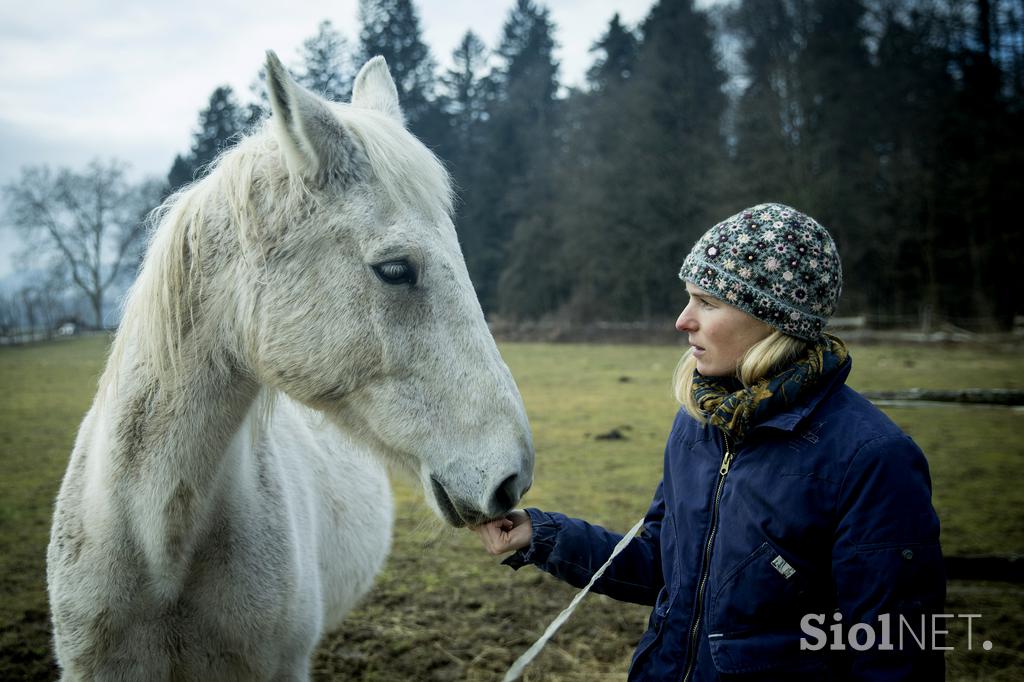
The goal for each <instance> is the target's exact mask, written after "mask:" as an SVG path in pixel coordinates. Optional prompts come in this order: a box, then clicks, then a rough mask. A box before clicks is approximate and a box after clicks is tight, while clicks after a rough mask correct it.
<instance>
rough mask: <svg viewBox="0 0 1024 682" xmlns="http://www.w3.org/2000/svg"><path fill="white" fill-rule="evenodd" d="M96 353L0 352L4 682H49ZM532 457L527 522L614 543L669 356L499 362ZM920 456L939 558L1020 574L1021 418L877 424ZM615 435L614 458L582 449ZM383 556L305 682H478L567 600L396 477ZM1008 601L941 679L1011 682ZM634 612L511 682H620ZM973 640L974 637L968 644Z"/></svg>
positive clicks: (1015, 625) (591, 602)
mask: <svg viewBox="0 0 1024 682" xmlns="http://www.w3.org/2000/svg"><path fill="white" fill-rule="evenodd" d="M107 343H108V339H107V338H106V337H89V338H83V339H75V340H71V341H60V342H53V343H47V344H41V345H36V346H29V347H23V348H2V349H0V386H2V387H3V391H2V392H0V466H2V467H3V468H2V471H3V476H2V477H0V569H2V570H0V678H2V679H53V677H54V675H55V670H54V668H53V664H52V658H51V656H50V653H49V651H50V644H49V634H48V622H47V615H46V614H47V606H46V593H45V550H46V543H47V536H48V532H49V523H50V513H51V509H52V504H53V499H54V497H55V495H56V492H57V488H58V486H59V484H60V478H61V476H62V474H63V471H64V468H65V466H66V463H67V458H68V455H69V453H70V451H71V446H72V443H73V440H74V436H75V432H76V430H77V427H78V424H79V422H80V421H81V418H82V416H83V415H84V413H85V411H86V409H88V406H89V404H90V402H91V400H92V396H93V394H94V392H95V388H96V379H97V378H98V375H99V372H100V370H101V368H102V364H103V360H104V355H105V351H106V347H107ZM501 350H502V353H503V355H504V357H505V359H506V361H507V362H508V364H509V366H510V368H511V369H512V372H513V374H514V376H515V377H516V380H517V382H518V383H519V386H520V389H521V391H522V393H523V398H524V401H525V403H526V407H527V412H528V414H529V417H530V420H531V424H532V427H533V432H534V439H535V444H536V447H537V466H536V476H535V484H534V487H533V489H532V490H531V492H530V493H529V496H528V499H526V500H525V503H526V504H528V505H531V506H538V507H541V508H546V509H552V510H558V511H563V512H566V513H569V514H572V515H575V516H580V517H583V518H586V519H588V520H590V521H592V522H595V523H600V524H603V525H606V526H608V527H610V528H614V529H618V530H625V529H627V528H628V527H629V526H631V525H632V524H633V522H635V521H636V519H638V518H639V516H640V515H641V514H642V513H643V512H644V510H645V509H646V507H647V504H648V502H649V500H650V496H651V494H652V492H653V490H654V487H655V485H656V484H657V481H658V479H659V477H660V468H661V460H662V451H663V447H664V441H665V437H666V436H667V434H668V430H669V427H670V426H671V423H672V419H673V416H674V414H675V411H676V406H675V404H674V402H673V399H672V397H671V386H670V378H671V374H672V370H673V368H674V367H675V364H676V361H677V360H678V357H679V354H680V353H681V351H682V348H681V347H663V346H662V347H659V346H626V345H622V346H615V345H597V346H586V345H550V344H523V343H516V344H503V345H502V348H501ZM851 350H852V352H853V356H854V371H853V374H852V376H851V379H850V383H851V385H852V386H853V387H854V388H857V389H860V390H882V389H903V388H912V387H922V388H949V389H955V388H963V387H982V388H1024V358H1022V357H1021V354H1019V353H1016V352H1010V351H1005V350H999V349H989V348H962V347H955V348H943V347H912V346H854V347H853V348H852V349H851ZM886 411H887V412H888V413H889V415H890V416H891V417H892V418H893V419H894V420H895V421H896V423H898V424H899V425H900V426H901V427H902V428H904V429H905V430H906V431H907V432H908V433H910V434H911V436H913V437H914V439H915V440H916V441H917V442H918V443H919V444H920V445H921V447H922V449H923V450H924V451H925V453H926V454H927V455H928V459H929V462H930V465H931V471H932V477H933V483H934V500H935V506H936V509H937V510H938V512H939V515H940V517H941V519H942V524H943V525H942V527H943V544H944V548H945V551H946V552H947V554H1009V553H1016V554H1024V523H1021V521H1022V512H1021V511H1020V510H1021V509H1024V488H1022V487H1021V486H1020V485H1019V482H1020V481H1021V480H1022V478H1024V477H1022V474H1024V451H1022V450H1024V444H1022V439H1021V437H1020V433H1021V424H1022V420H1024V414H1022V413H1021V412H1020V411H1015V410H1012V409H1007V408H983V407H969V408H965V407H935V406H929V407H920V408H899V409H895V408H894V409H887V410H886ZM613 430H616V431H618V432H619V433H620V434H621V435H622V436H624V438H621V439H617V440H598V439H596V437H597V436H598V435H600V434H607V433H609V432H611V431H613ZM395 492H396V499H397V501H398V508H397V524H396V528H395V538H394V550H393V552H392V554H391V557H390V559H389V560H388V563H387V566H386V568H385V571H384V573H383V574H382V575H381V577H380V579H379V580H378V583H377V586H376V587H375V589H374V591H373V593H372V594H371V595H370V597H368V599H367V600H366V601H365V603H364V604H363V605H362V606H360V607H359V608H358V609H357V610H356V611H355V612H353V613H352V615H351V617H350V618H349V620H348V621H347V622H346V623H345V625H344V626H343V627H342V629H341V630H340V631H339V632H336V633H333V634H331V635H329V636H328V637H326V638H325V639H324V641H323V642H322V645H321V647H320V649H319V651H318V653H317V656H316V659H315V662H314V677H315V679H318V680H329V679H360V680H381V681H384V680H386V681H388V682H393V681H394V680H405V679H410V680H411V679H416V680H420V679H427V680H430V679H434V680H446V679H459V680H463V679H464V680H494V679H497V678H499V677H500V674H501V673H502V672H503V671H504V670H505V668H506V667H507V666H508V665H509V664H510V663H511V662H512V660H514V659H515V658H516V657H517V656H518V655H519V654H520V653H521V652H522V651H523V650H524V649H525V648H526V647H527V646H529V644H530V643H532V641H533V640H534V639H535V638H536V637H537V636H539V635H540V633H541V632H542V631H543V629H544V628H545V627H546V625H547V623H548V622H549V621H550V620H551V618H553V617H554V616H555V615H556V614H557V613H558V612H559V611H560V610H561V609H562V608H563V607H564V605H565V604H567V603H568V601H569V600H570V599H571V598H572V595H573V594H574V592H575V591H574V590H572V589H571V588H568V587H567V586H565V585H562V584H559V583H558V582H556V581H555V580H554V579H552V578H549V577H548V576H546V575H544V574H541V573H540V572H539V571H536V570H534V569H530V568H525V569H523V570H520V571H518V572H512V571H510V570H508V569H506V568H504V567H500V566H497V565H496V564H497V563H498V562H497V560H495V559H493V558H491V557H489V556H487V555H486V554H485V553H484V552H483V551H482V549H481V548H480V546H479V543H478V541H477V540H476V537H475V536H473V535H472V534H470V533H468V532H465V531H459V532H456V531H452V530H449V529H446V528H443V527H442V526H441V524H440V522H439V521H437V520H436V519H434V518H433V515H432V513H431V512H430V511H429V510H428V509H427V508H426V506H425V505H424V504H423V502H422V493H421V492H420V491H419V490H418V486H417V485H416V484H413V483H410V482H409V481H407V480H406V479H404V478H403V477H401V476H396V477H395ZM1022 590H1024V588H1022V587H1021V586H1010V585H998V584H986V583H980V582H972V583H964V582H956V583H953V584H951V586H950V603H949V607H948V610H949V611H950V612H951V613H982V614H984V618H983V619H982V621H980V622H977V621H976V627H977V628H979V630H978V632H981V633H983V635H984V637H983V639H986V638H987V639H991V640H992V641H993V642H994V643H995V645H996V646H995V647H994V649H993V650H992V651H991V652H982V651H980V650H978V649H977V646H978V645H977V642H976V643H975V651H974V652H972V653H970V654H967V653H962V652H960V651H958V652H955V653H954V654H953V655H950V656H949V659H948V660H949V670H950V679H965V680H966V679H981V678H984V679H992V680H1010V679H1014V678H1015V676H1016V674H1017V673H1016V671H1017V670H1019V669H1020V666H1021V664H1022V663H1024V661H1022V659H1021V657H1020V654H1018V653H1016V652H1018V651H1020V650H1022V649H1024V634H1022V633H1024V618H1022V617H1021V616H1020V615H1018V614H1017V613H1016V612H1017V611H1018V610H1019V609H1017V606H1018V605H1019V604H1020V603H1021V602H1022V601H1024V600H1022V598H1021V597H1022ZM647 612H648V610H647V609H646V608H645V607H640V606H634V605H628V604H620V603H618V602H614V601H612V600H609V599H606V598H604V597H600V596H593V597H589V598H588V603H587V604H585V605H584V606H583V607H581V609H580V610H579V611H578V612H577V613H576V615H575V616H574V617H573V618H572V619H571V620H570V621H569V623H568V624H567V625H566V626H565V627H564V628H563V630H562V632H561V633H560V634H559V635H558V636H557V637H556V638H555V640H554V642H552V644H551V645H549V647H548V648H547V649H545V651H544V652H543V654H542V655H541V656H540V658H539V659H538V660H537V661H536V663H535V664H534V666H533V667H531V669H530V670H529V671H528V672H527V677H526V679H527V680H534V681H539V680H547V681H558V680H563V681H569V680H578V681H580V682H582V681H583V680H587V681H590V680H604V679H607V680H613V679H615V680H619V679H623V677H624V673H625V669H626V667H627V665H628V662H629V656H630V653H631V651H632V648H633V646H634V645H635V643H636V641H637V639H638V638H639V637H640V635H641V634H642V632H643V629H644V624H645V622H646V618H647ZM977 634H978V633H977V632H976V635H977Z"/></svg>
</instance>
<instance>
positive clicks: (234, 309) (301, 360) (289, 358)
mask: <svg viewBox="0 0 1024 682" xmlns="http://www.w3.org/2000/svg"><path fill="white" fill-rule="evenodd" d="M267 86H268V91H269V94H270V103H271V109H272V115H271V117H270V119H269V120H268V122H267V124H266V125H265V126H264V127H263V129H262V130H261V131H259V132H256V133H255V134H253V135H251V136H249V137H248V138H246V139H244V140H242V141H241V142H240V143H239V144H238V145H237V146H236V147H235V148H234V149H232V150H231V151H230V152H227V153H226V154H225V155H224V156H223V157H222V158H221V159H220V160H219V161H218V162H217V164H216V166H215V167H214V168H213V169H212V171H211V172H210V173H209V175H208V176H207V177H206V178H205V179H204V180H202V181H200V182H198V183H196V184H195V185H193V186H192V187H190V188H188V189H186V190H184V191H182V192H180V193H179V194H177V195H176V196H174V197H173V198H171V199H170V200H169V201H168V202H167V204H166V205H165V206H164V207H163V208H162V209H161V211H162V213H161V217H160V218H159V226H158V228H157V229H156V231H155V232H154V236H153V238H152V241H151V244H150V248H149V252H148V254H147V256H146V260H145V263H144V265H143V268H142V272H141V274H140V276H139V279H138V281H137V282H136V284H135V286H134V287H133V290H132V292H131V294H130V296H129V298H128V302H127V304H126V308H125V313H124V317H123V321H122V324H121V328H120V330H119V332H118V334H117V338H116V339H115V341H114V345H113V349H112V351H111V357H110V359H109V361H108V363H107V368H106V370H105V372H104V374H103V376H102V377H101V380H100V385H99V390H98V392H97V395H96V399H95V401H94V403H93V405H92V408H91V409H90V410H89V412H88V414H87V415H86V417H85V420H84V421H83V423H82V425H81V429H80V430H79V433H78V438H77V441H76V443H75V447H74V451H73V452H72V455H71V460H70V463H69V465H68V470H67V473H66V475H65V477H64V481H63V484H62V485H61V489H60V493H59V496H58V498H57V504H56V510H55V514H54V521H53V530H52V535H51V540H50V546H49V551H48V557H47V578H48V584H49V594H50V605H51V608H52V612H53V623H54V637H55V644H56V652H57V659H58V661H59V663H60V666H61V668H62V671H63V675H64V678H65V679H69V680H70V679H74V680H77V679H90V680H92V679H101V680H170V679H173V680H204V681H207V680H299V679H305V678H307V677H308V673H309V660H310V656H311V654H312V652H313V649H314V647H315V645H316V643H317V641H318V639H319V638H320V636H321V634H322V633H323V632H324V631H325V630H326V629H329V628H333V627H335V626H336V625H338V623H339V622H340V621H341V619H342V617H343V616H344V614H345V613H346V611H348V610H349V609H350V608H351V607H352V606H353V605H354V604H355V602H356V601H357V600H358V599H359V598H360V597H361V596H362V595H364V594H365V593H366V592H367V591H368V590H369V588H370V586H371V584H372V582H373V579H374V576H375V574H376V573H377V572H378V571H379V569H380V568H381V565H382V564H383V562H384V559H385V556H386V555H387V552H388V549H389V546H390V536H391V524H392V502H391V495H390V489H389V485H388V481H387V477H386V472H385V469H384V464H383V462H385V461H390V462H395V463H398V464H399V465H401V466H403V467H404V468H406V469H408V470H411V471H412V472H414V473H415V474H416V475H418V476H419V478H420V479H421V481H422V485H423V488H424V491H425V495H426V498H427V500H428V501H429V503H430V504H431V505H432V506H433V507H434V509H435V510H436V511H437V513H438V514H439V515H440V516H441V517H442V518H443V519H444V520H446V521H447V522H448V523H450V524H451V525H453V526H460V525H465V524H475V523H479V522H482V521H484V520H486V519H490V518H494V517H496V516H498V515H500V514H502V513H504V512H505V511H507V510H508V509H509V508H511V507H512V506H513V505H514V504H515V503H516V502H517V501H518V499H519V498H520V496H521V495H522V494H523V492H524V491H525V490H526V488H527V487H528V486H529V484H530V482H531V480H532V475H533V446H532V441H531V437H530V431H529V426H528V424H527V420H526V414H525V411H524V409H523V405H522V400H521V398H520V396H519V392H518V390H517V389H516V386H515V384H514V382H513V380H512V377H511V375H510V373H509V371H508V368H507V367H506V366H505V364H504V363H503V362H502V360H501V358H500V356H499V355H498V350H497V348H496V346H495V344H494V340H493V338H492V337H491V335H490V333H489V331H488V329H487V326H486V323H485V321H484V317H483V314H482V312H481V310H480V306H479V303H478V302H477V299H476V296H475V294H474V291H473V287H472V284H471V283H470V280H469V276H468V273H467V271H466V267H465V263H464V261H463V258H462V254H461V251H460V249H459V245H458V241H457V238H456V234H455V230H454V227H453V225H452V222H451V219H450V217H449V216H450V211H451V190H450V185H449V182H448V177H447V175H446V173H445V171H444V169H443V167H442V166H441V164H440V163H439V162H438V161H437V159H436V158H435V157H434V156H433V155H432V154H431V153H430V152H429V151H427V149H426V148H425V147H424V146H423V145H422V144H421V143H420V142H419V141H417V140H416V139H415V138H414V137H413V136H412V135H411V134H410V133H408V132H407V131H406V130H405V128H404V126H403V121H402V114H401V111H400V109H399V104H398V99H397V93H396V89H395V84H394V81H393V80H392V78H391V75H390V73H389V72H388V68H387V65H386V64H385V63H384V60H383V59H381V58H379V57H378V58H375V59H372V60H370V61H369V62H368V63H367V64H366V65H365V66H363V68H362V70H361V71H360V72H359V75H358V77H357V78H356V82H355V86H354V91H353V95H352V103H351V104H350V105H345V104H332V103H328V102H326V101H325V100H323V99H321V98H319V97H317V96H316V95H313V94H312V93H310V92H308V91H306V90H303V89H302V88H301V87H299V86H298V85H297V84H296V83H295V82H293V81H292V80H291V78H290V77H289V76H288V74H287V72H286V71H285V69H284V67H283V66H282V65H281V63H280V62H279V61H278V59H277V57H276V56H275V55H274V54H273V53H268V54H267Z"/></svg>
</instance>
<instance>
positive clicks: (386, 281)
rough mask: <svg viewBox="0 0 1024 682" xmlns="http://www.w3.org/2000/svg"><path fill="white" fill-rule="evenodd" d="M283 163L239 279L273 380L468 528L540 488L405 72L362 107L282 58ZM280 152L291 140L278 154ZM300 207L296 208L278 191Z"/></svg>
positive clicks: (368, 75) (370, 77) (375, 83)
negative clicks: (298, 74) (310, 80)
mask: <svg viewBox="0 0 1024 682" xmlns="http://www.w3.org/2000/svg"><path fill="white" fill-rule="evenodd" d="M267 89H268V93H269V97H270V104H271V117H270V121H269V127H270V128H271V131H272V132H271V133H268V134H269V135H270V142H269V143H268V144H267V145H266V149H267V150H268V151H267V152H266V155H267V157H268V158H267V159H266V160H265V161H264V163H265V165H266V168H265V169H264V171H262V174H259V176H258V177H255V178H254V179H253V180H252V182H251V187H252V189H251V191H250V196H249V197H248V199H247V200H249V201H252V202H254V203H255V210H250V211H248V212H247V215H249V216H251V218H250V219H251V221H252V222H253V223H254V225H252V226H250V227H248V228H247V229H246V230H243V233H248V234H249V237H248V238H246V239H243V240H242V246H241V248H242V250H243V251H244V252H245V253H244V256H245V261H246V262H248V263H250V264H252V267H250V268H247V270H246V271H247V272H250V273H253V274H252V275H251V276H248V277H241V278H240V281H239V282H237V287H238V288H239V292H238V293H237V299H238V305H239V306H241V307H242V308H244V310H243V311H240V314H239V315H238V319H242V320H245V322H244V324H243V325H242V326H243V329H242V330H241V335H242V336H243V337H244V340H243V341H242V346H243V347H244V348H245V355H247V356H248V364H250V365H251V366H252V367H253V368H254V372H255V374H256V376H257V377H258V379H259V380H260V381H261V382H262V383H264V384H267V385H269V386H271V387H273V388H274V389H277V390H280V391H282V392H284V393H286V394H287V395H289V396H291V397H292V398H294V399H296V400H298V401H300V402H302V403H305V404H306V405H309V406H310V407H313V408H315V409H317V410H319V411H321V412H322V413H323V414H324V415H326V416H327V418H328V419H330V420H332V421H333V422H334V423H336V424H337V425H338V426H339V427H340V428H342V429H343V430H345V431H346V432H347V433H349V434H351V435H353V436H355V437H357V438H360V439H362V440H363V441H364V442H367V443H369V444H370V445H371V446H372V448H373V449H374V450H375V451H376V452H378V453H380V454H381V455H383V456H385V457H386V458H387V459H389V460H391V461H394V462H397V463H399V464H400V465H402V466H403V467H404V468H406V469H407V470H410V471H412V472H414V474H415V475H417V476H418V478H419V479H420V481H421V483H422V486H423V489H424V492H425V495H426V497H427V499H428V501H429V502H430V503H431V505H432V506H433V508H434V509H435V511H436V512H437V513H438V514H439V515H440V516H441V517H442V518H443V519H444V520H446V521H447V522H448V523H450V524H451V525H454V526H462V525H467V524H469V525H472V524H476V523H480V522H482V521H484V520H487V519H490V518H494V517H496V516H499V515H501V514H503V513H504V512H506V511H507V510H509V509H510V508H511V507H512V506H513V505H514V504H515V503H516V502H517V501H518V500H519V498H520V497H521V496H522V494H523V493H524V492H525V491H526V489H527V488H528V487H529V485H530V483H531V480H532V475H533V445H532V439H531V435H530V430H529V425H528V423H527V419H526V413H525V409H524V407H523V403H522V399H521V397H520V395H519V391H518V389H517V388H516V385H515V383H514V381H513V379H512V376H511V374H510V372H509V370H508V367H507V366H506V365H505V363H504V362H503V361H502V359H501V357H500V355H499V353H498V350H497V346H496V345H495V343H494V339H493V337H492V336H491V334H490V331H489V330H488V327H487V324H486V321H485V319H484V315H483V312H482V310H481V309H480V305H479V302H478V300H477V298H476V294H475V291H474V289H473V285H472V283H471V281H470V278H469V273H468V271H467V269H466V264H465V261H464V260H463V256H462V252H461V249H460V247H459V243H458V238H457V236H456V232H455V228H454V225H453V223H452V219H451V206H452V198H451V189H450V183H449V179H448V176H447V173H446V172H445V170H444V168H443V166H442V165H441V163H440V162H439V161H438V160H437V158H436V157H435V156H434V155H433V154H432V153H431V152H430V151H428V150H427V148H426V147H425V146H424V145H423V144H422V143H421V142H420V141H419V140H417V139H416V138H415V137H414V136H413V135H412V134H411V133H410V132H409V131H407V130H406V129H405V126H404V122H403V118H402V113H401V109H400V107H399V102H398V96H397V91H396V87H395V83H394V81H393V80H392V77H391V74H390V72H389V71H388V67H387V64H386V63H385V62H384V59H383V58H380V57H376V58H374V59H371V60H370V61H369V62H367V63H366V64H365V65H364V66H363V68H362V69H361V70H360V72H359V74H358V76H357V78H356V81H355V86H354V89H353V95H352V102H351V104H336V103H330V102H327V101H326V100H324V99H322V98H321V97H319V96H317V95H315V94H313V93H311V92H309V91H307V90H306V89H304V88H302V87H301V86H299V85H298V84H297V83H296V82H295V81H294V80H292V78H291V77H290V76H289V75H288V72H287V71H286V70H285V68H284V67H283V66H282V64H281V62H280V61H279V60H278V59H277V57H276V55H274V54H273V53H272V52H269V53H268V54H267ZM273 140H276V144H273ZM280 192H285V193H287V194H289V195H290V196H299V197H300V199H299V201H298V202H295V201H293V202H291V203H290V204H288V205H290V209H289V210H288V211H287V212H283V211H282V210H281V209H280V208H279V205H281V204H280V202H276V201H269V200H267V199H266V198H265V197H266V196H269V195H273V194H275V193H280Z"/></svg>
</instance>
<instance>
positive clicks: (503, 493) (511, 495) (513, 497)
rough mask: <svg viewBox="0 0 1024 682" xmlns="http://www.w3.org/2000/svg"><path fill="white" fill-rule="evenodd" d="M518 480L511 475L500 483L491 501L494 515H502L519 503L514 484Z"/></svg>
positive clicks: (517, 492) (515, 476)
mask: <svg viewBox="0 0 1024 682" xmlns="http://www.w3.org/2000/svg"><path fill="white" fill-rule="evenodd" d="M518 478H519V477H518V475H516V474H512V475H511V476H509V477H508V478H506V479H505V480H504V481H502V482H501V485H499V486H498V489H497V490H495V491H494V498H493V499H494V507H495V510H496V513H498V514H504V513H505V512H507V511H508V510H509V509H511V508H512V507H514V506H515V504H516V502H518V501H519V491H518V490H517V488H518V486H517V484H516V480H517V479H518Z"/></svg>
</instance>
